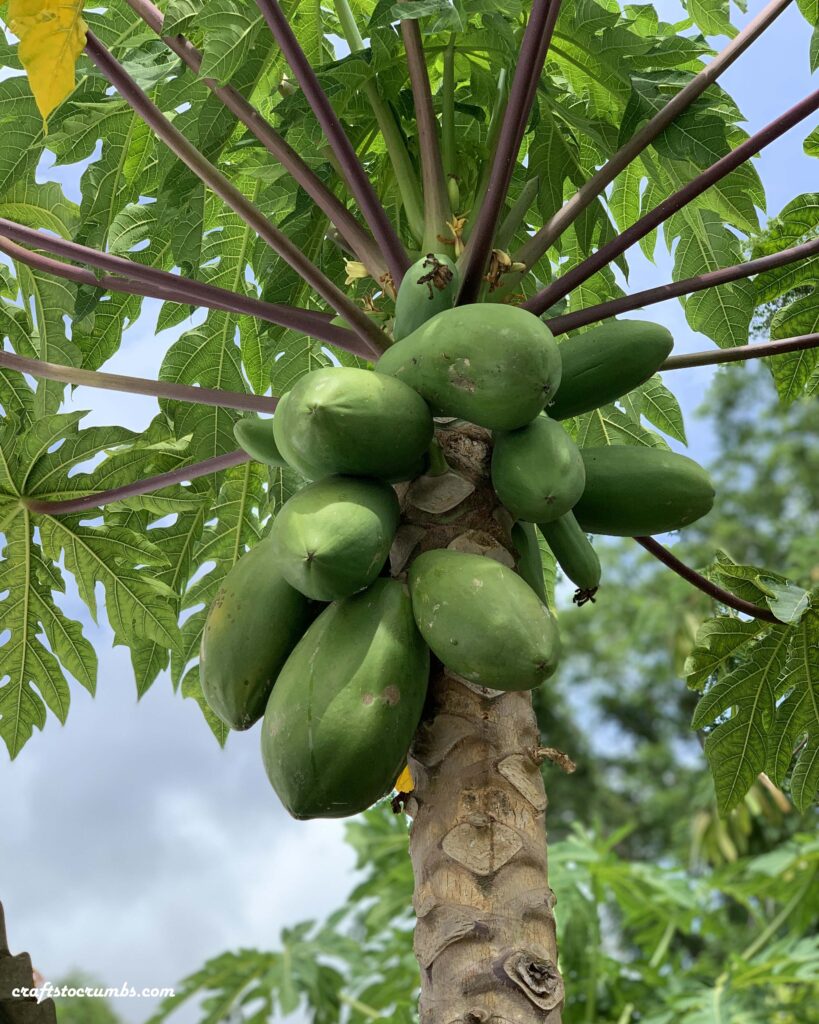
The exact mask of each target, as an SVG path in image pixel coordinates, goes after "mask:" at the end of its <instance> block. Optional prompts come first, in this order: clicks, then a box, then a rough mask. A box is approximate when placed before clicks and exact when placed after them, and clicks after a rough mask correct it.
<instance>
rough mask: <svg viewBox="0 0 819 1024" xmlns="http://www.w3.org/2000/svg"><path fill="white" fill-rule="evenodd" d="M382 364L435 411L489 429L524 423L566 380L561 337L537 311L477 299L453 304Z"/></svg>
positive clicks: (382, 370)
mask: <svg viewBox="0 0 819 1024" xmlns="http://www.w3.org/2000/svg"><path fill="white" fill-rule="evenodd" d="M375 368H376V371H377V372H378V373H382V374H389V375H390V376H392V377H396V378H397V379H398V380H400V381H403V382H404V383H405V384H409V386H410V387H412V388H414V389H415V390H416V391H417V392H418V394H419V395H421V396H422V397H423V398H425V399H426V401H427V403H428V404H429V405H430V407H431V408H432V411H433V413H434V414H435V415H436V416H457V417H459V418H460V419H464V420H469V421H470V422H471V423H477V424H478V425H479V426H482V427H489V428H490V429H491V430H514V429H516V428H517V427H522V426H524V425H525V424H526V423H528V422H529V421H530V420H533V419H534V418H535V416H537V415H538V413H539V412H540V411H541V410H542V409H543V408H544V406H545V405H546V403H547V402H549V401H550V400H551V398H552V396H553V395H554V394H555V392H556V391H557V389H558V386H559V384H560V374H561V364H560V352H559V351H558V346H557V342H556V341H555V340H554V338H553V337H552V332H551V331H550V330H549V328H548V327H547V326H546V325H545V324H544V323H543V321H541V320H539V319H538V318H537V317H536V316H534V315H533V314H532V313H529V312H527V311H526V310H525V309H519V308H518V307H516V306H498V305H494V304H492V303H478V304H476V305H472V306H457V307H456V308H455V309H447V310H445V311H444V312H443V313H438V315H437V316H434V317H433V318H432V319H431V320H428V321H427V322H426V323H425V324H424V325H423V326H422V327H419V328H418V330H416V331H413V333H412V334H410V335H409V336H408V337H406V338H404V339H403V341H399V342H397V343H396V344H395V345H393V346H392V347H391V348H389V349H387V351H386V352H385V353H384V354H383V355H382V356H381V358H380V359H379V360H378V362H377V363H376V367H375Z"/></svg>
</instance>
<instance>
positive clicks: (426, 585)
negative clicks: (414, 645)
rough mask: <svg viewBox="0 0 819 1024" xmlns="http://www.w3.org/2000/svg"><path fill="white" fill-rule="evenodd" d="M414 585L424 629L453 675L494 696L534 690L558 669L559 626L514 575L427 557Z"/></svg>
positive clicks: (417, 566) (495, 566)
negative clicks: (496, 693) (490, 690)
mask: <svg viewBox="0 0 819 1024" xmlns="http://www.w3.org/2000/svg"><path fill="white" fill-rule="evenodd" d="M409 585H410V594H411V595H412V610H413V612H414V613H415V621H416V622H417V623H418V629H419V630H420V631H421V635H422V636H423V638H424V639H425V640H426V642H427V643H428V644H429V646H430V648H431V649H432V652H433V654H435V655H436V656H437V657H438V658H439V659H440V660H441V661H442V662H443V663H444V665H445V666H446V667H447V668H448V669H449V670H450V671H451V672H455V673H457V675H459V676H463V678H464V679H467V680H469V681H470V682H472V683H478V684H479V685H480V686H488V687H490V688H491V689H494V690H531V689H532V688H533V687H535V686H539V685H540V683H542V682H543V681H544V680H545V679H548V678H549V676H551V675H552V673H553V672H554V670H555V668H556V667H557V659H558V655H559V650H560V640H559V637H558V633H557V626H556V625H555V622H554V620H553V618H552V616H551V614H550V613H549V609H548V608H547V607H546V606H545V605H544V604H543V602H542V601H541V600H540V598H539V597H538V595H537V594H536V593H535V591H534V590H532V588H531V587H530V586H529V584H528V583H526V582H525V581H524V580H523V579H521V577H520V576H518V575H517V573H516V572H515V571H514V570H513V569H509V568H508V567H507V566H505V565H501V563H500V562H496V561H494V560H493V559H491V558H484V556H483V555H473V554H468V553H465V552H462V551H449V550H435V551H425V552H424V554H422V555H419V557H418V558H416V559H415V561H414V562H413V563H412V565H411V566H410V571H409Z"/></svg>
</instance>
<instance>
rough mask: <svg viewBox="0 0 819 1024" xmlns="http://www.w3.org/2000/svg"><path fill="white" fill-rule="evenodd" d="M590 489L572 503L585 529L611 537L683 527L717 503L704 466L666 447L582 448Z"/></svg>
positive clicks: (646, 533) (660, 531)
mask: <svg viewBox="0 0 819 1024" xmlns="http://www.w3.org/2000/svg"><path fill="white" fill-rule="evenodd" d="M581 454H582V456H583V463H584V465H585V467H586V489H585V491H584V492H583V497H582V498H581V499H580V501H579V502H578V503H577V505H576V506H575V508H574V514H575V516H576V518H577V521H578V523H579V524H580V526H581V527H582V529H584V530H586V531H587V532H588V533H601V534H607V535H609V536H612V537H643V536H650V535H651V534H655V533H667V532H668V531H670V530H679V529H681V528H682V527H683V526H688V524H689V523H693V522H695V521H696V520H697V519H701V518H702V517H703V516H704V515H706V514H707V513H708V512H710V511H711V506H712V505H713V504H714V486H713V484H712V483H711V479H710V477H709V476H708V474H707V473H706V472H705V470H704V469H703V468H702V466H698V465H697V463H696V462H694V460H693V459H689V458H687V457H686V456H685V455H677V454H675V453H674V452H669V451H666V450H664V449H662V448H645V447H636V446H635V447H632V446H630V445H628V446H626V445H612V446H610V447H608V448H583V449H581Z"/></svg>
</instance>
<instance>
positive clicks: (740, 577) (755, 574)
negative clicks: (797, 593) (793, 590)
mask: <svg viewBox="0 0 819 1024" xmlns="http://www.w3.org/2000/svg"><path fill="white" fill-rule="evenodd" d="M705 575H706V576H707V577H708V579H710V580H713V582H714V583H716V584H717V585H718V586H721V587H724V588H725V589H726V590H730V591H731V592H732V593H733V594H736V596H737V597H741V598H743V600H745V601H750V602H751V603H753V604H761V605H765V604H767V602H768V599H769V597H770V596H771V591H770V586H771V584H773V583H778V584H781V585H784V584H787V582H788V581H787V580H786V579H785V577H784V576H777V575H776V574H774V573H772V572H764V571H763V570H762V569H759V568H757V567H756V566H753V565H737V563H736V562H734V560H733V559H732V558H731V557H730V556H729V555H727V554H726V553H725V552H724V551H718V552H717V554H716V557H715V558H714V561H713V563H712V564H711V565H710V566H709V567H708V569H707V570H706V573H705ZM761 576H764V577H765V583H764V585H763V583H762V582H761V580H760V577H761Z"/></svg>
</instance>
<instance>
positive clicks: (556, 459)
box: [492, 414, 586, 523]
mask: <svg viewBox="0 0 819 1024" xmlns="http://www.w3.org/2000/svg"><path fill="white" fill-rule="evenodd" d="M585 482H586V470H585V468H584V466H583V459H582V457H581V455H580V449H579V448H578V447H577V445H576V444H575V443H574V441H573V440H572V439H571V438H570V437H569V435H568V434H567V433H566V431H565V430H564V429H563V427H562V426H561V425H560V424H559V423H558V422H557V421H556V420H553V419H550V418H549V417H548V416H546V415H545V414H541V415H540V416H538V417H537V418H536V419H534V420H532V422H531V423H529V424H528V425H527V426H525V427H521V428H520V430H512V431H510V432H509V433H503V434H498V435H497V437H496V438H495V449H494V451H493V452H492V486H493V487H494V488H495V493H496V494H497V496H498V497H499V498H500V500H501V501H502V502H503V504H504V505H505V507H506V508H508V509H509V511H510V512H511V513H512V515H513V516H514V517H515V519H523V520H525V521H526V522H527V523H543V522H550V521H551V520H553V519H558V518H560V516H562V515H565V513H566V512H568V511H570V509H572V508H573V507H574V505H575V504H576V503H577V500H578V499H579V497H580V495H581V494H582V493H583V487H584V486H585Z"/></svg>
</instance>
